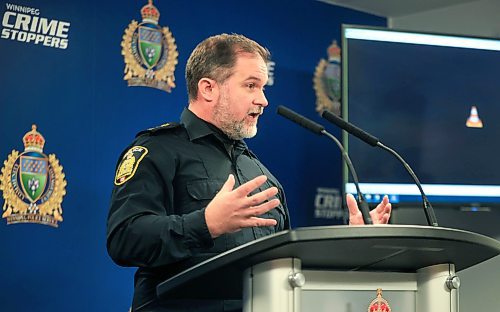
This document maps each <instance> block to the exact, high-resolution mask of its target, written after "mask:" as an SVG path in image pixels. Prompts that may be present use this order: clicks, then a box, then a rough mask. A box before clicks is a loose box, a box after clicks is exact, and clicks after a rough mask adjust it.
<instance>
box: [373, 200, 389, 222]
mask: <svg viewBox="0 0 500 312" xmlns="http://www.w3.org/2000/svg"><path fill="white" fill-rule="evenodd" d="M391 210H392V205H391V203H390V202H389V198H388V197H387V195H385V196H384V198H383V199H382V201H381V202H380V204H378V205H377V207H376V208H375V209H373V210H372V211H371V212H370V215H371V217H372V220H373V223H374V224H387V223H388V222H389V218H390V216H391Z"/></svg>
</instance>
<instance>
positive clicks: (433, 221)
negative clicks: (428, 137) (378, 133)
mask: <svg viewBox="0 0 500 312" xmlns="http://www.w3.org/2000/svg"><path fill="white" fill-rule="evenodd" d="M377 146H378V147H380V148H382V149H384V150H386V151H388V152H389V153H391V154H392V155H394V157H396V158H397V159H398V160H399V161H400V162H401V163H402V164H403V166H404V167H405V169H406V171H408V173H409V174H410V176H411V177H412V178H413V181H415V184H416V185H417V187H418V190H419V191H420V195H421V196H422V202H423V204H424V211H425V218H426V219H427V224H429V225H432V226H438V223H437V218H436V215H435V214H434V209H433V208H432V205H431V202H430V201H429V199H427V196H426V195H425V193H424V190H423V189H422V185H421V183H420V181H419V180H418V178H417V175H416V174H415V172H413V170H412V169H411V167H410V165H408V163H407V162H406V161H404V159H403V157H401V155H399V154H398V153H397V152H396V151H395V150H393V149H392V148H390V147H388V146H385V145H384V144H382V142H377Z"/></svg>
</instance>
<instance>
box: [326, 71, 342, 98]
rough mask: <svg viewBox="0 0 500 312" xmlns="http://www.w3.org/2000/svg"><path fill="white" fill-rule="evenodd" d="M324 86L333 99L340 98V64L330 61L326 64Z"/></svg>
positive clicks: (329, 96)
mask: <svg viewBox="0 0 500 312" xmlns="http://www.w3.org/2000/svg"><path fill="white" fill-rule="evenodd" d="M322 78H323V79H322V80H323V88H324V90H325V91H326V94H327V95H328V98H330V100H332V101H339V100H340V92H341V90H340V64H339V63H335V62H330V63H328V65H326V68H325V72H324V74H323V77H322Z"/></svg>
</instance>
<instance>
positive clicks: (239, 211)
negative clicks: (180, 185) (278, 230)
mask: <svg viewBox="0 0 500 312" xmlns="http://www.w3.org/2000/svg"><path fill="white" fill-rule="evenodd" d="M266 180H267V177H266V176H264V175H261V176H258V177H256V178H254V179H253V180H250V181H248V182H247V183H245V184H242V185H240V186H239V187H237V188H236V189H234V190H233V188H234V184H235V180H234V176H233V175H232V174H230V175H229V177H228V179H227V181H226V182H225V183H224V185H223V186H222V188H221V189H220V191H219V192H218V193H217V195H215V197H214V198H213V199H212V201H210V203H209V204H208V206H207V208H206V209H205V221H206V222H207V226H208V230H209V231H210V234H211V235H212V237H213V238H215V237H217V236H220V235H222V234H224V233H232V232H236V231H239V230H241V229H242V228H245V227H254V226H275V225H276V224H277V221H276V220H274V219H264V218H259V217H258V216H260V215H262V214H264V213H266V212H267V211H269V210H271V209H273V208H275V207H277V206H278V205H279V204H280V201H279V199H276V198H275V199H272V200H270V201H267V200H268V199H269V198H271V197H273V196H274V195H276V194H277V193H278V189H277V188H276V187H270V188H268V189H266V190H264V191H262V192H259V193H257V194H254V195H251V196H248V194H250V193H251V192H252V191H254V190H255V189H257V188H258V187H259V186H261V185H262V184H264V182H266Z"/></svg>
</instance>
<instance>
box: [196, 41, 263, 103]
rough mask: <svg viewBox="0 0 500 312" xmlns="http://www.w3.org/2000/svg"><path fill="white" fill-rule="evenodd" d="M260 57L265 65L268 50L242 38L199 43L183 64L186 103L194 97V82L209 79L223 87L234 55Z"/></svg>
mask: <svg viewBox="0 0 500 312" xmlns="http://www.w3.org/2000/svg"><path fill="white" fill-rule="evenodd" d="M245 52H246V53H253V54H257V55H260V56H261V57H262V59H263V60H264V62H266V63H267V61H269V59H270V57H271V54H270V53H269V50H268V49H266V48H264V47H263V46H261V45H260V44H258V43H257V42H255V41H253V40H252V39H249V38H247V37H245V36H243V35H238V34H230V35H229V34H220V35H216V36H212V37H209V38H207V39H205V40H203V41H202V42H200V43H199V44H198V45H197V46H196V48H195V49H194V50H193V52H192V53H191V55H190V56H189V59H188V61H187V64H186V84H187V90H188V95H189V100H190V101H191V100H195V99H196V98H197V96H198V82H199V81H200V79H202V78H210V79H213V80H215V81H217V83H224V81H226V79H228V78H229V77H230V76H231V75H232V74H233V72H232V69H233V67H234V65H235V64H236V57H237V55H238V53H245Z"/></svg>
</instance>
